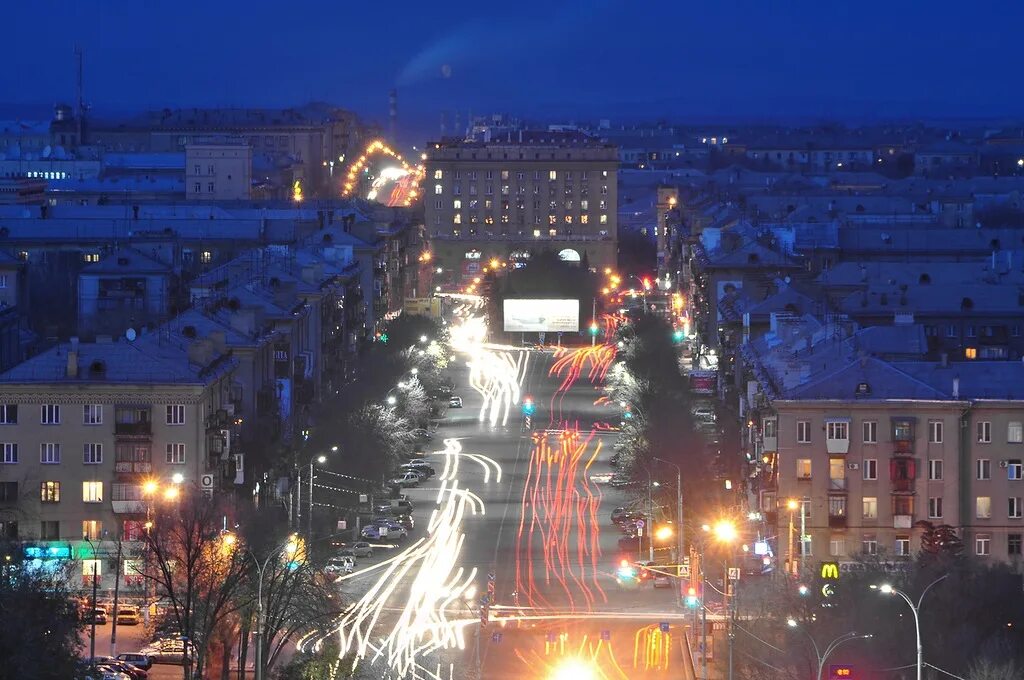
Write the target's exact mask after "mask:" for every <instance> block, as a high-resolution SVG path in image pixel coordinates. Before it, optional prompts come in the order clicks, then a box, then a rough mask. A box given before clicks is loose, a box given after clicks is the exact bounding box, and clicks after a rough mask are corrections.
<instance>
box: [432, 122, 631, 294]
mask: <svg viewBox="0 0 1024 680" xmlns="http://www.w3.org/2000/svg"><path fill="white" fill-rule="evenodd" d="M426 156H427V158H426V160H425V163H426V169H427V172H426V178H425V179H424V180H423V190H424V205H425V216H426V230H427V232H428V233H429V236H430V238H431V240H432V242H433V245H434V253H435V255H436V258H435V260H436V262H437V264H438V265H439V266H440V267H442V268H443V269H445V270H447V271H448V272H449V273H450V275H451V279H456V280H460V281H461V280H462V279H463V278H465V277H471V276H473V275H475V274H476V273H477V271H478V269H477V268H476V267H475V266H474V265H476V266H477V267H478V266H479V263H480V261H481V260H482V261H484V262H486V261H487V260H489V259H490V258H491V257H498V258H501V259H503V260H505V259H509V258H512V259H516V256H517V255H521V254H522V253H527V252H529V251H530V250H535V249H539V248H546V249H550V250H554V251H556V252H558V253H560V254H562V257H563V259H565V260H569V261H581V260H582V259H583V257H584V255H586V259H587V261H588V262H589V264H590V266H592V267H605V266H614V265H615V261H616V243H617V240H616V239H617V235H616V229H617V220H616V214H617V209H618V205H617V193H618V190H617V168H618V155H617V151H616V149H615V148H614V147H612V146H608V145H604V144H601V143H599V142H597V141H595V140H593V139H591V138H589V137H586V136H585V135H583V134H581V133H576V132H573V133H564V132H525V131H522V132H510V133H508V134H507V135H506V138H505V139H504V140H494V139H492V140H491V141H486V142H482V141H479V142H478V141H445V142H442V143H437V144H432V145H430V146H429V147H428V151H427V154H426Z"/></svg>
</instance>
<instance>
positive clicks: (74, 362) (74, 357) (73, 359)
mask: <svg viewBox="0 0 1024 680" xmlns="http://www.w3.org/2000/svg"><path fill="white" fill-rule="evenodd" d="M75 339H76V340H77V339H78V338H75ZM72 347H77V343H75V344H73V345H72ZM68 377H69V378H77V377H78V351H77V350H76V349H71V350H68Z"/></svg>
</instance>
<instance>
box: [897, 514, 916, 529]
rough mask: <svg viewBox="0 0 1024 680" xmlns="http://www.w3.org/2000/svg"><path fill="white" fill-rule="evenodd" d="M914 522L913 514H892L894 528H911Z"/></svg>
mask: <svg viewBox="0 0 1024 680" xmlns="http://www.w3.org/2000/svg"><path fill="white" fill-rule="evenodd" d="M913 523H914V516H913V515H893V516H892V528H893V529H909V528H910V527H911V526H912V525H913Z"/></svg>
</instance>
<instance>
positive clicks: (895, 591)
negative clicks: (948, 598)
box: [871, 574, 949, 680]
mask: <svg viewBox="0 0 1024 680" xmlns="http://www.w3.org/2000/svg"><path fill="white" fill-rule="evenodd" d="M948 577H949V574H943V575H942V576H940V577H938V578H937V579H935V580H934V581H932V582H931V583H929V584H928V585H927V586H925V588H924V590H922V591H921V596H920V597H919V598H917V604H916V605H915V604H914V601H913V600H911V599H910V596H909V595H907V594H906V593H905V592H903V591H902V590H900V589H899V588H893V587H892V586H891V585H889V584H888V583H883V584H882V585H880V586H875V585H872V586H871V589H872V590H878V591H880V592H881V593H883V594H885V595H899V596H900V597H902V598H903V601H904V602H906V603H907V604H908V605H909V606H910V611H912V612H914V633H915V634H916V636H917V680H921V678H922V673H923V671H924V648H923V647H922V646H921V618H920V609H921V602H922V601H923V600H924V596H925V594H927V593H928V591H929V590H931V587H932V586H934V585H935V584H937V583H939V582H940V581H942V580H943V579H946V578H948Z"/></svg>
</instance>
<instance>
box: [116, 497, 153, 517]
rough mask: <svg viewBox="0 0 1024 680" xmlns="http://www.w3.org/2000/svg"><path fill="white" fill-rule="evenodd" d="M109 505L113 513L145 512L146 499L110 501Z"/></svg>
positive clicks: (132, 513) (133, 513) (140, 513)
mask: <svg viewBox="0 0 1024 680" xmlns="http://www.w3.org/2000/svg"><path fill="white" fill-rule="evenodd" d="M110 506H111V508H112V509H113V511H114V514H115V515H144V514H146V501H128V500H124V501H110Z"/></svg>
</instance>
